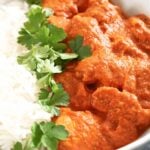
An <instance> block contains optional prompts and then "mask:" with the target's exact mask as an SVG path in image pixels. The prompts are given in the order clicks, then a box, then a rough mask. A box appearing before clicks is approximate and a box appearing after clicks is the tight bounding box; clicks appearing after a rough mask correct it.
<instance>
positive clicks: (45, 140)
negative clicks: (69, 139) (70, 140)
mask: <svg viewBox="0 0 150 150" xmlns="http://www.w3.org/2000/svg"><path fill="white" fill-rule="evenodd" d="M42 144H43V146H44V147H46V148H47V149H48V150H57V148H58V140H57V139H55V138H50V137H49V136H47V135H44V136H43V137H42Z"/></svg>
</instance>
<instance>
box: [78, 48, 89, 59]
mask: <svg viewBox="0 0 150 150" xmlns="http://www.w3.org/2000/svg"><path fill="white" fill-rule="evenodd" d="M78 55H79V59H80V60H82V59H85V58H86V57H90V56H91V48H90V46H88V45H86V46H82V47H81V48H80V49H79V51H78Z"/></svg>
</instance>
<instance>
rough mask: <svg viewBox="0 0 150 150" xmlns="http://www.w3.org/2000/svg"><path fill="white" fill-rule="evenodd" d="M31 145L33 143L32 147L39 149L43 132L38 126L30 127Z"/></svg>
mask: <svg viewBox="0 0 150 150" xmlns="http://www.w3.org/2000/svg"><path fill="white" fill-rule="evenodd" d="M31 131H32V143H33V146H34V147H39V146H40V144H41V138H42V135H43V132H42V130H41V128H40V125H39V124H37V123H35V124H34V125H33V126H32V129H31Z"/></svg>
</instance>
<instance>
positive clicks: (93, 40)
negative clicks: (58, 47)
mask: <svg viewBox="0 0 150 150" xmlns="http://www.w3.org/2000/svg"><path fill="white" fill-rule="evenodd" d="M68 35H69V37H71V38H73V37H75V36H76V35H82V36H83V37H84V44H86V45H90V46H91V48H92V50H93V51H94V50H102V49H104V47H105V49H106V47H110V43H109V41H108V40H107V37H105V35H104V34H103V33H102V31H101V29H100V28H99V25H98V22H97V20H96V19H95V18H92V17H81V16H80V15H76V16H74V17H73V18H72V20H71V28H70V30H69V33H68Z"/></svg>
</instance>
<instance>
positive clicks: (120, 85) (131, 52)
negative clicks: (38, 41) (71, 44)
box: [43, 0, 150, 150]
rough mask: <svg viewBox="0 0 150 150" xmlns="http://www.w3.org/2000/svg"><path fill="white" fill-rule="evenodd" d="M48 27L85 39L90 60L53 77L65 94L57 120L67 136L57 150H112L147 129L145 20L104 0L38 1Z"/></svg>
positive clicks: (148, 26) (149, 66)
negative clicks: (65, 104)
mask: <svg viewBox="0 0 150 150" xmlns="http://www.w3.org/2000/svg"><path fill="white" fill-rule="evenodd" d="M43 7H50V8H52V9H53V10H54V16H51V17H50V18H49V22H50V23H53V24H55V25H57V26H58V27H61V28H63V29H64V30H65V31H66V32H67V34H68V38H70V39H71V38H73V37H75V36H76V35H82V36H83V37H84V44H86V45H90V46H91V48H92V56H90V57H88V58H86V59H84V60H82V61H78V62H72V63H70V64H68V66H67V68H66V70H65V71H64V72H63V73H62V74H59V75H57V76H56V77H55V78H56V80H57V81H58V82H61V83H62V84H63V86H64V88H65V90H66V91H67V92H68V94H69V95H70V105H69V108H62V110H61V115H60V116H59V117H58V118H57V119H56V122H57V123H58V124H63V125H64V126H65V127H66V128H67V130H68V131H69V133H70V136H69V138H68V139H67V140H65V141H63V142H60V144H59V150H79V149H80V150H113V149H116V148H119V147H121V146H124V145H126V144H128V143H131V142H132V141H134V140H136V139H137V138H138V137H139V136H140V135H141V134H142V133H143V132H144V131H145V130H146V129H147V128H148V127H149V126H150V57H149V56H150V18H148V17H146V16H144V15H137V16H133V17H130V18H129V17H127V16H126V15H125V14H124V13H123V12H122V10H121V9H120V8H119V7H118V6H115V5H113V4H111V3H110V2H109V1H108V0H43Z"/></svg>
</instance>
